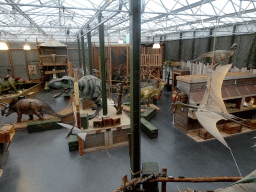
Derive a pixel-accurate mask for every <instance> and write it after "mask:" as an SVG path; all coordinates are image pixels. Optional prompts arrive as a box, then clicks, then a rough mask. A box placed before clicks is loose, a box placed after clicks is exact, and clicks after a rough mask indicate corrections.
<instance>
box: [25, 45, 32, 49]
mask: <svg viewBox="0 0 256 192" xmlns="http://www.w3.org/2000/svg"><path fill="white" fill-rule="evenodd" d="M23 49H24V50H31V48H30V46H29V45H24V47H23Z"/></svg>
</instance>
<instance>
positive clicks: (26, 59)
mask: <svg viewBox="0 0 256 192" xmlns="http://www.w3.org/2000/svg"><path fill="white" fill-rule="evenodd" d="M24 45H25V43H23V47H24ZM23 50H24V49H23ZM24 57H25V63H26V70H27V76H28V81H30V76H29V69H28V57H27V51H26V50H24Z"/></svg>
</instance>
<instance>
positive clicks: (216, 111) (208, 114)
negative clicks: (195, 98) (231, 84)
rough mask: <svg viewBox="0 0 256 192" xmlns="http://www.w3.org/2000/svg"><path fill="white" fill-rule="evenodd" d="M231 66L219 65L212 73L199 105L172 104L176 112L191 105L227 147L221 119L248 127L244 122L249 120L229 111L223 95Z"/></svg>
mask: <svg viewBox="0 0 256 192" xmlns="http://www.w3.org/2000/svg"><path fill="white" fill-rule="evenodd" d="M231 66H232V65H231V64H229V65H224V66H219V67H218V68H217V69H216V70H215V71H214V72H213V73H212V74H211V76H210V77H209V79H208V82H207V86H206V90H205V93H204V96H203V100H202V101H201V103H200V105H199V106H194V105H187V104H184V103H181V102H178V101H177V102H175V103H173V104H172V105H173V108H174V109H173V112H174V113H175V111H177V109H179V108H182V107H189V108H193V109H194V110H196V112H195V114H196V117H197V119H198V121H199V123H200V124H201V125H202V126H203V127H204V128H205V129H206V130H207V131H208V132H209V133H210V134H212V135H213V136H214V137H215V138H216V139H217V140H219V141H220V142H221V143H222V144H223V145H225V146H226V147H227V148H229V146H228V145H227V143H226V141H225V140H224V138H223V137H222V135H221V134H220V132H219V130H218V129H217V127H216V123H217V122H218V121H219V120H221V119H226V120H231V121H234V122H236V123H240V124H242V125H243V126H246V127H248V126H247V125H245V124H243V122H245V121H247V120H246V119H242V118H240V117H237V116H235V115H232V114H229V113H228V112H227V109H226V106H225V104H224V102H223V99H222V96H221V87H222V83H223V80H224V78H225V76H226V73H227V72H228V70H229V69H230V67H231ZM229 149H230V148H229Z"/></svg>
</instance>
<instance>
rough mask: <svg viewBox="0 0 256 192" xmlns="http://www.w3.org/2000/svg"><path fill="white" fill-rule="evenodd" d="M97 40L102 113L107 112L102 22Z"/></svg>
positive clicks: (105, 113) (100, 15)
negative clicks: (98, 43)
mask: <svg viewBox="0 0 256 192" xmlns="http://www.w3.org/2000/svg"><path fill="white" fill-rule="evenodd" d="M101 17H102V13H100V14H99V23H100V22H101ZM99 41H100V68H101V69H100V72H101V87H102V92H101V95H102V108H103V115H107V114H108V106H107V88H106V83H107V82H106V65H105V46H104V24H101V25H100V26H99Z"/></svg>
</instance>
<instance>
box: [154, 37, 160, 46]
mask: <svg viewBox="0 0 256 192" xmlns="http://www.w3.org/2000/svg"><path fill="white" fill-rule="evenodd" d="M153 49H160V43H155V42H154V38H153Z"/></svg>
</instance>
